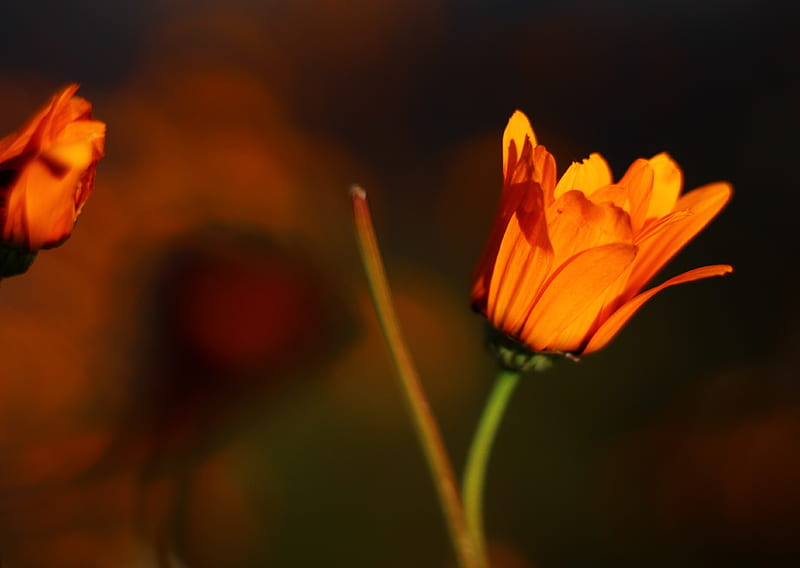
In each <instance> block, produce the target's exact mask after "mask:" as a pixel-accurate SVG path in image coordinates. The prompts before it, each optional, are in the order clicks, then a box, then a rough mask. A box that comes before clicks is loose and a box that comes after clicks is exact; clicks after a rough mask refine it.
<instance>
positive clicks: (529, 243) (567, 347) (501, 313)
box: [472, 111, 732, 354]
mask: <svg viewBox="0 0 800 568" xmlns="http://www.w3.org/2000/svg"><path fill="white" fill-rule="evenodd" d="M682 184H683V175H682V173H681V170H680V169H679V168H678V166H677V164H675V162H673V161H672V159H671V158H670V157H669V156H668V155H667V154H664V153H662V154H658V155H657V156H654V157H652V158H650V159H649V160H644V159H638V160H636V161H635V162H633V164H631V166H630V167H629V168H628V171H627V172H626V173H625V175H624V176H623V177H622V179H620V180H619V181H618V182H616V183H613V180H612V178H611V171H610V169H609V167H608V164H607V163H606V161H605V160H604V159H603V158H602V156H600V155H599V154H591V155H590V156H589V158H588V159H585V160H583V161H582V162H580V163H578V162H576V163H573V164H572V165H571V166H570V167H569V168H568V169H567V171H566V172H565V173H564V175H563V176H562V177H561V179H560V180H558V182H556V166H555V160H554V159H553V156H552V155H551V154H550V153H549V152H548V151H547V150H546V149H545V148H544V146H540V145H537V143H536V136H535V135H534V133H533V129H532V128H531V125H530V123H529V122H528V119H527V117H526V116H525V115H524V114H523V113H522V112H519V111H517V112H515V113H514V115H513V116H512V117H511V119H510V120H509V123H508V126H507V127H506V131H505V134H504V136H503V193H502V195H501V197H500V205H499V209H498V212H497V216H496V218H495V221H494V225H493V227H492V230H491V233H490V235H489V241H488V243H487V244H486V247H485V249H484V251H483V255H482V257H481V259H480V261H479V262H478V266H477V267H476V269H475V273H474V276H473V286H472V301H473V306H474V307H475V309H476V310H478V311H480V312H481V313H482V314H484V315H485V316H486V317H487V319H488V320H489V321H490V322H491V323H492V325H493V326H494V327H495V328H497V329H498V330H500V331H501V332H503V333H505V334H506V335H509V336H511V337H513V338H515V339H517V340H519V341H521V342H522V343H523V344H525V345H526V346H527V347H529V348H530V349H532V350H534V351H557V352H571V353H575V354H581V353H584V354H585V353H591V352H593V351H597V350H598V349H600V348H602V347H604V346H605V345H606V344H607V343H608V342H609V341H610V340H611V339H612V338H613V337H614V335H616V333H617V332H618V331H619V330H620V329H621V328H622V326H623V325H625V323H626V322H627V321H628V319H630V317H631V316H633V314H634V313H636V311H637V310H638V309H639V308H640V307H642V305H643V304H644V303H645V302H646V301H647V300H649V299H650V298H652V297H653V296H654V295H655V294H656V293H658V292H660V291H661V290H663V289H664V288H667V287H669V286H674V285H676V284H681V283H684V282H690V281H693V280H698V279H701V278H707V277H710V276H719V275H722V274H726V273H728V272H731V271H732V268H731V267H730V266H728V265H714V266H705V267H702V268H696V269H694V270H690V271H688V272H685V273H684V274H681V275H679V276H676V277H674V278H671V279H670V280H667V281H666V282H664V283H663V284H661V285H659V286H656V287H655V288H652V289H650V290H648V291H646V292H643V293H641V294H639V291H640V290H641V288H642V287H643V286H644V285H645V284H646V283H647V282H648V281H649V280H650V279H651V278H652V277H653V276H654V275H655V274H656V272H658V271H659V270H660V269H661V267H662V266H664V264H666V262H667V261H668V260H670V259H671V258H672V257H673V256H674V255H675V254H676V253H677V252H678V251H679V250H680V249H681V248H682V247H683V246H684V245H685V244H686V243H687V242H689V241H690V240H691V239H692V237H694V236H695V235H696V234H697V233H698V232H699V231H700V230H701V229H703V227H705V226H706V224H708V222H709V221H711V219H713V218H714V216H716V214H717V213H718V212H719V211H720V209H722V207H723V206H724V205H725V203H727V201H728V199H729V198H730V195H731V187H730V185H728V184H727V183H724V182H717V183H712V184H709V185H706V186H704V187H701V188H699V189H696V190H694V191H691V192H689V193H687V194H685V195H682V196H680V192H681V186H682Z"/></svg>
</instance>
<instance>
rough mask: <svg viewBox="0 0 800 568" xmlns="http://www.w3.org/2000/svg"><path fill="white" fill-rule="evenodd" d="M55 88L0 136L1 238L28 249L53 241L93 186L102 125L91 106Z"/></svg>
mask: <svg viewBox="0 0 800 568" xmlns="http://www.w3.org/2000/svg"><path fill="white" fill-rule="evenodd" d="M77 90H78V86H77V85H70V86H68V87H66V88H64V89H63V90H61V91H60V92H59V93H57V94H56V95H55V96H54V97H53V98H52V99H51V100H50V102H48V103H47V104H46V105H45V106H44V107H43V108H42V109H41V110H40V111H39V112H37V113H36V115H34V116H33V117H32V118H31V119H30V120H29V121H28V122H27V124H25V125H24V126H23V127H22V128H20V129H19V130H18V131H17V132H15V133H13V134H10V135H9V136H6V137H5V138H3V139H2V140H0V241H2V242H3V244H6V245H11V246H13V247H18V248H21V249H27V250H28V251H36V250H38V249H41V248H48V247H53V246H57V245H59V244H60V243H62V242H63V241H64V240H65V239H66V238H67V237H69V235H70V233H72V227H73V225H74V224H75V219H76V218H77V217H78V215H79V214H80V212H81V208H82V207H83V204H84V203H85V202H86V200H87V199H88V198H89V195H90V194H91V192H92V188H93V187H94V174H95V169H96V167H97V161H98V160H99V159H100V158H102V157H103V144H104V142H105V129H106V126H105V124H104V123H102V122H98V121H96V120H92V119H91V110H92V105H91V104H90V103H89V102H88V101H86V100H84V99H82V98H80V97H74V96H73V95H74V94H75V91H77Z"/></svg>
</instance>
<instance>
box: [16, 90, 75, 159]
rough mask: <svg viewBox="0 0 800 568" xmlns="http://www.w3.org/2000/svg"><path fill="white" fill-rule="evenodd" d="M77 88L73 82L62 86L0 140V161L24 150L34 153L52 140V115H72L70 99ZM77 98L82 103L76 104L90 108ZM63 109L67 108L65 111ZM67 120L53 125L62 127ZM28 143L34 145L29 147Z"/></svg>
mask: <svg viewBox="0 0 800 568" xmlns="http://www.w3.org/2000/svg"><path fill="white" fill-rule="evenodd" d="M77 90H78V85H75V84H73V85H68V86H66V87H64V88H63V89H62V90H61V91H59V92H58V93H56V94H55V95H54V96H53V97H52V98H51V99H50V100H49V101H48V102H47V104H45V105H44V106H43V107H42V108H41V109H39V110H38V111H37V112H36V114H34V115H33V116H32V117H31V118H30V119H28V121H27V122H26V123H25V124H24V125H22V126H21V127H20V128H19V129H18V130H17V131H16V132H14V133H12V134H9V135H8V136H6V137H5V138H3V139H2V140H0V163H2V162H6V161H8V160H11V159H13V158H16V157H17V156H19V155H20V154H22V153H23V152H25V151H26V150H28V151H32V152H34V153H35V152H37V151H38V150H39V149H40V148H41V147H42V145H43V143H46V144H49V143H50V142H51V140H52V137H51V133H52V132H53V126H54V117H61V116H62V115H65V114H66V115H68V117H71V116H73V114H74V113H72V112H70V109H71V108H72V107H71V106H70V101H71V100H72V98H73V95H74V94H75V92H76V91H77ZM78 100H79V101H83V103H78V104H85V105H88V106H89V108H91V105H89V103H88V102H87V101H84V100H83V99H78ZM65 109H66V110H67V112H66V113H65ZM82 110H85V107H82ZM59 120H60V119H59ZM68 121H69V120H68V119H67V120H64V121H63V122H59V124H57V125H55V126H61V127H63V125H64V124H66V123H67V122H68ZM30 145H34V146H35V147H34V148H32V149H29V148H28V147H29V146H30Z"/></svg>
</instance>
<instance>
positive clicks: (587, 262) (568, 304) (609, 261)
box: [520, 243, 637, 351]
mask: <svg viewBox="0 0 800 568" xmlns="http://www.w3.org/2000/svg"><path fill="white" fill-rule="evenodd" d="M636 250H637V249H636V247H635V246H633V245H630V244H627V243H612V244H608V245H604V246H601V247H597V248H593V249H589V250H586V251H583V252H581V253H579V254H577V255H575V256H574V257H573V258H572V259H570V260H569V261H567V262H566V263H565V264H564V265H563V266H561V267H560V268H559V269H558V271H557V272H556V273H555V274H554V275H553V276H552V277H551V279H550V281H549V282H548V283H547V284H546V287H545V288H544V291H543V292H542V294H541V296H540V297H539V299H538V300H537V301H536V304H535V305H534V307H533V310H532V311H531V313H530V316H529V317H528V318H527V321H526V322H525V325H524V327H523V329H522V333H521V335H520V338H521V339H522V340H523V341H524V342H525V343H526V344H527V345H528V346H530V347H532V348H533V349H534V350H545V349H554V350H563V351H570V350H573V349H577V348H579V347H580V345H579V344H575V345H573V344H568V343H567V342H563V341H561V342H556V340H557V339H558V337H559V334H561V333H562V332H563V331H564V330H565V329H566V328H567V327H568V326H571V325H572V324H573V323H574V322H576V321H577V322H579V323H580V324H581V327H585V329H584V330H583V335H585V334H586V333H588V332H589V330H590V329H591V326H592V325H593V323H594V321H595V320H596V318H597V315H598V312H597V311H592V310H590V309H588V308H590V307H591V306H592V305H593V304H595V303H597V302H598V300H604V299H605V298H604V293H605V292H606V290H607V289H608V288H609V287H611V286H612V285H613V284H614V282H615V281H616V280H617V278H618V277H619V276H620V275H621V274H622V273H623V272H624V271H625V269H626V268H627V267H628V265H630V263H631V262H633V259H634V257H635V256H636ZM573 329H575V328H574V327H573Z"/></svg>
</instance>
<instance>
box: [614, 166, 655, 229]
mask: <svg viewBox="0 0 800 568" xmlns="http://www.w3.org/2000/svg"><path fill="white" fill-rule="evenodd" d="M653 180H654V172H653V168H652V167H650V163H649V162H648V161H647V160H643V159H641V158H640V159H638V160H636V161H634V162H633V163H632V164H631V165H630V167H629V168H628V171H626V172H625V175H624V176H622V179H620V180H619V185H620V186H622V187H624V188H625V189H626V190H627V193H628V207H627V211H628V213H630V216H631V227H633V233H634V235H635V234H636V233H638V232H639V231H640V230H641V229H642V227H644V224H645V221H646V220H647V211H648V208H649V207H650V200H651V198H652V195H653Z"/></svg>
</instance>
